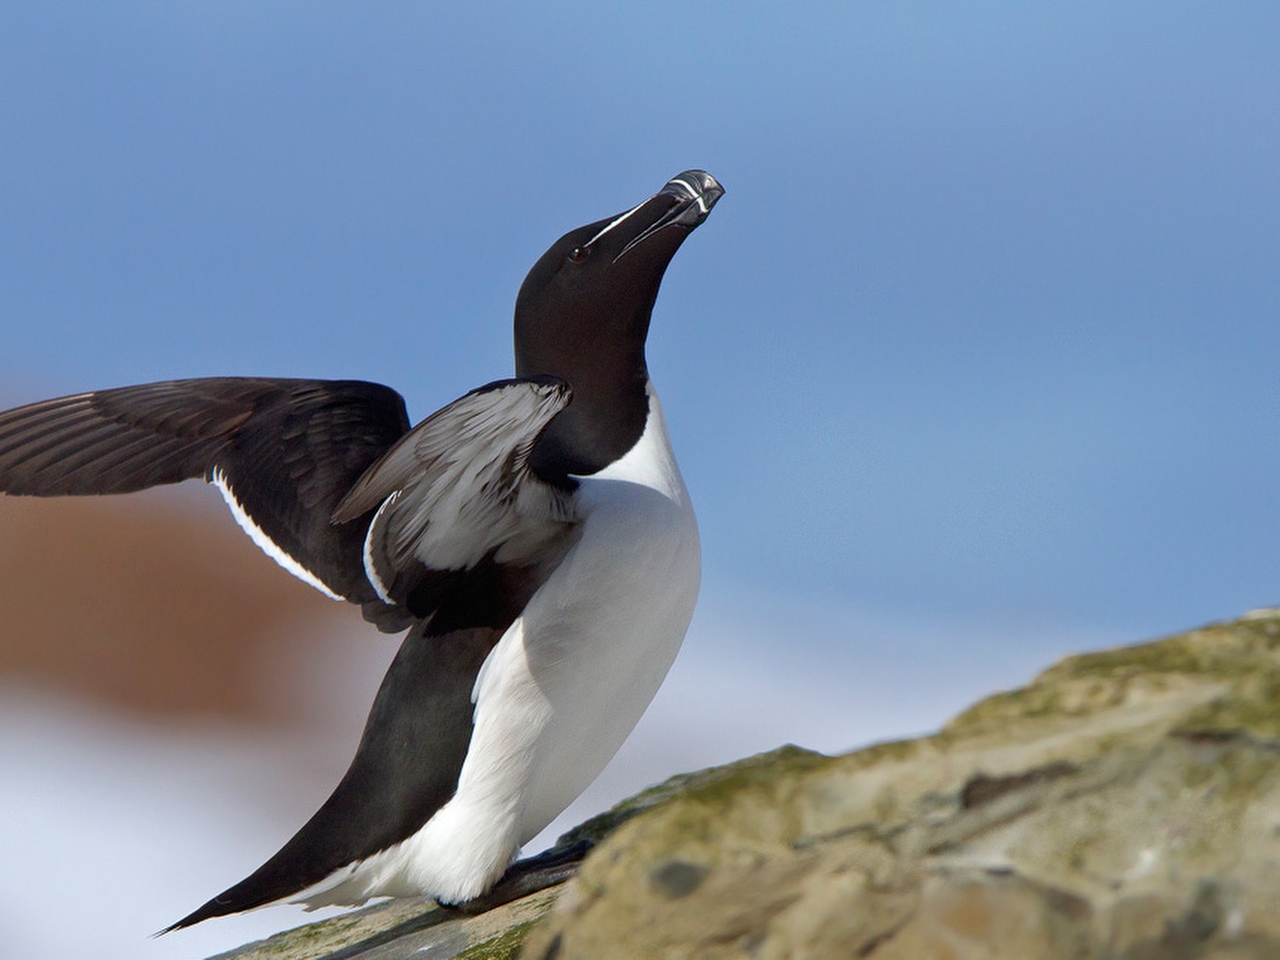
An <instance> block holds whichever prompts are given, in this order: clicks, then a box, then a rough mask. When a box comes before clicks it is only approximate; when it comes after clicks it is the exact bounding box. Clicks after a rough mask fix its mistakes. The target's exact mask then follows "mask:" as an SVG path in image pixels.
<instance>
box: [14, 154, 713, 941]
mask: <svg viewBox="0 0 1280 960" xmlns="http://www.w3.org/2000/svg"><path fill="white" fill-rule="evenodd" d="M723 193H724V191H723V189H722V188H721V186H720V184H719V183H717V182H716V180H715V178H713V177H712V176H711V175H710V174H708V173H705V172H704V171H701V170H688V171H686V172H684V173H681V174H680V175H678V176H676V177H674V178H672V179H671V180H670V181H668V183H667V184H666V185H665V186H664V187H663V188H662V189H661V190H660V191H658V193H657V194H655V195H654V196H652V197H650V198H649V199H647V200H644V201H642V202H641V203H639V204H637V205H636V206H634V207H631V208H630V209H629V210H626V211H624V212H622V213H620V214H618V215H617V216H614V217H609V218H606V219H604V220H599V221H597V222H595V223H591V224H588V225H586V226H584V227H579V228H578V229H577V230H573V231H570V232H569V233H567V234H565V235H564V236H563V237H561V238H560V239H559V240H557V241H556V242H555V243H554V244H553V245H552V246H551V248H550V249H549V250H548V251H547V252H546V253H545V254H543V255H542V257H541V258H540V259H539V260H538V262H537V263H535V264H534V266H533V269H532V270H530V271H529V275H528V276H527V277H526V278H525V281H524V283H523V285H522V286H521V288H520V292H519V295H518V297H517V299H516V309H515V374H516V375H515V378H514V379H508V380H498V381H495V382H493V383H490V384H487V385H485V386H483V387H479V388H478V389H476V390H473V391H472V392H470V393H468V394H466V395H465V396H463V397H462V398H461V399H459V400H456V401H454V402H453V403H451V404H449V405H448V406H446V407H444V408H443V409H441V410H438V411H437V412H435V413H433V414H432V415H431V416H429V417H427V419H425V420H423V421H422V422H421V423H419V424H418V425H417V426H415V427H412V428H410V424H409V421H408V418H407V416H406V413H405V406H404V400H403V399H402V398H401V397H400V395H399V394H397V393H396V392H395V391H393V390H391V389H390V388H388V387H384V386H380V385H378V384H373V383H365V382H359V381H344V380H339V381H326V380H284V379H262V378H239V377H219V378H209V379H198V380H177V381H168V382H163V383H151V384H145V385H142V386H133V387H123V388H119V389H112V390H100V391H96V392H93V393H82V394H78V395H76V396H71V397H64V398H61V399H57V400H48V401H45V402H43V403H34V404H31V405H28V406H24V407H20V408H18V409H15V410H10V411H8V412H5V413H0V490H3V491H4V492H5V493H7V494H10V495H29V496H61V495H80V494H110V493H126V492H130V491H134V490H140V489H143V488H145V487H151V486H155V485H157V484H166V483H176V482H178V481H180V480H185V479H188V478H196V477H203V478H204V479H205V480H206V481H208V482H210V483H213V484H214V485H215V486H216V487H217V488H218V489H219V490H220V491H221V492H222V495H223V497H224V498H225V499H226V502H227V504H228V506H229V507H230V508H231V511H232V513H233V514H234V515H235V518H236V520H237V521H238V522H239V524H240V526H241V527H243V528H244V530H245V531H246V532H247V533H248V534H249V536H251V537H252V538H253V540H254V542H255V543H256V544H258V546H259V547H261V548H262V549H263V550H264V551H266V552H267V553H268V554H269V555H270V556H271V557H273V558H274V559H275V560H276V561H278V562H279V563H280V565H281V566H283V567H284V568H285V569H286V570H288V571H289V572H290V573H292V574H294V575H296V576H298V577H300V578H301V579H303V580H305V581H306V582H307V583H309V584H311V586H313V587H315V588H316V589H318V590H320V591H322V592H323V593H325V594H327V595H328V596H330V597H333V598H335V599H338V600H347V601H350V602H352V603H357V604H360V605H361V606H362V607H363V610H364V614H365V617H366V618H367V619H368V620H370V621H372V622H373V623H374V624H376V625H377V626H378V627H380V628H381V629H382V630H385V631H389V632H399V631H402V630H406V629H407V630H408V634H407V635H406V637H405V639H404V642H403V644H402V645H401V647H400V649H399V651H398V653H397V654H396V657H395V660H394V661H393V663H392V664H391V667H390V668H389V669H388V671H387V675H386V677H385V678H384V679H383V681H382V685H381V687H380V689H379V690H378V693H377V696H376V698H375V699H374V702H373V707H372V708H371V710H370V712H369V718H368V720H367V721H366V724H365V728H364V732H363V734H362V736H361V739H360V744H359V746H358V748H357V750H356V754H355V757H354V759H353V760H352V762H351V766H350V768H349V769H348V770H347V772H346V774H345V775H344V776H343V778H342V780H341V782H340V783H339V784H338V786H337V787H336V789H335V790H334V791H333V794H332V795H331V796H330V797H329V799H328V800H327V801H325V803H324V805H323V806H321V808H320V809H319V811H318V812H317V813H316V814H315V815H314V816H313V817H312V818H311V819H310V820H309V821H307V823H306V824H305V825H304V826H303V827H302V828H301V829H300V830H299V831H298V832H297V833H296V834H295V835H294V837H293V838H292V839H291V840H289V841H288V842H287V843H286V844H285V845H284V846H283V847H282V848H281V849H280V851H279V852H278V853H276V854H275V856H273V857H271V858H270V859H269V860H268V861H267V862H266V863H264V864H263V865H262V866H261V867H259V868H258V869H257V870H256V871H255V872H254V873H252V874H251V875H250V876H249V877H247V878H246V879H244V880H242V881H241V882H240V883H237V884H236V885H234V886H232V887H231V888H230V889H228V890H226V891H225V892H223V893H221V894H219V895H218V896H216V897H214V898H213V899H212V900H210V901H209V902H208V903H206V904H205V905H204V906H202V907H200V908H199V909H198V910H195V911H193V912H192V913H190V914H189V915H187V916H185V917H183V918H182V919H181V920H179V921H178V922H177V923H175V924H174V925H173V926H172V927H170V928H169V929H176V928H178V927H185V926H190V925H191V924H194V923H198V922H200V921H201V920H205V919H208V918H210V917H216V916H221V915H224V914H229V913H236V912H239V911H242V910H249V909H252V908H254V907H259V906H262V905H265V904H269V903H276V902H278V901H283V900H293V901H295V902H300V903H304V904H306V905H308V906H311V907H317V906H323V905H328V904H352V905H354V904H360V903H363V902H364V901H365V900H367V899H368V898H370V897H381V896H392V897H398V896H416V895H426V896H428V897H434V898H436V899H437V900H439V901H441V902H443V903H460V902H464V901H469V900H472V899H473V898H476V897H478V896H480V895H481V894H484V893H485V892H486V891H488V890H489V889H490V888H491V887H492V886H493V885H494V884H495V882H497V881H498V880H499V878H501V877H502V876H503V873H504V872H505V871H506V870H507V868H508V867H509V866H510V865H511V864H512V862H513V860H514V858H515V856H516V854H517V852H518V851H519V849H520V846H521V845H522V844H524V843H526V842H528V841H529V840H530V839H531V838H533V836H534V835H535V834H537V833H538V832H539V831H541V830H542V828H543V827H545V826H546V825H547V824H548V823H550V822H551V820H552V819H554V818H555V817H556V815H557V814H559V813H560V812H561V811H562V810H563V809H564V808H565V807H566V806H568V804H569V803H570V802H571V801H573V799H574V798H575V797H577V796H578V794H579V793H581V792H582V790H583V789H584V788H585V787H586V786H587V785H588V784H589V783H590V782H591V781H592V780H593V779H594V778H595V777H596V775H597V774H598V773H599V772H600V770H601V769H602V768H603V767H604V765H605V764H606V763H607V762H608V760H609V759H610V757H612V756H613V754H614V753H615V752H616V751H617V749H618V747H619V746H621V744H622V741H623V740H624V739H625V738H626V736H627V734H628V733H630V731H631V729H632V727H633V726H634V725H635V723H636V721H637V720H638V719H639V718H640V715H641V713H643V711H644V709H645V707H647V706H648V704H649V701H650V700H651V699H652V698H653V695H654V694H655V693H656V692H657V689H658V686H659V685H660V684H661V683H662V680H663V678H664V676H665V675H666V673H667V669H668V668H669V667H670V665H671V662H672V660H673V659H674V658H675V655H676V651H677V650H678V649H679V647H680V644H681V642H682V640H683V638H684V634H685V630H686V628H687V627H688V624H689V619H690V617H691V616H692V613H693V606H694V600H695V598H696V596H697V592H698V581H699V576H700V553H699V544H698V528H697V523H696V521H695V519H694V514H693V509H692V507H691V506H690V503H689V495H688V492H687V491H686V489H685V485H684V482H683V480H682V479H681V477H680V471H679V468H678V467H677V466H676V461H675V457H674V456H673V454H672V451H671V444H670V441H669V439H668V436H667V429H666V426H665V424H664V422H663V417H662V407H661V405H660V404H659V402H658V396H657V394H656V393H655V391H654V389H653V384H652V382H651V381H650V379H649V371H648V367H647V365H646V362H645V339H646V336H647V333H648V329H649V319H650V314H651V312H652V309H653V305H654V300H655V298H656V297H657V294H658V287H659V285H660V283H661V281H662V277H663V273H664V272H665V270H666V267H667V264H668V263H669V262H670V260H671V258H672V256H673V255H674V254H675V252H676V250H677V249H678V248H679V247H680V245H681V243H683V242H684V239H685V238H686V237H687V236H688V235H689V233H690V232H691V231H692V230H693V229H694V228H695V227H697V226H698V225H699V224H700V223H702V221H703V220H704V219H705V218H706V216H707V214H708V213H709V212H710V211H711V208H712V206H713V205H714V204H715V202H716V201H717V200H718V199H719V198H720V197H721V195H722V194H723Z"/></svg>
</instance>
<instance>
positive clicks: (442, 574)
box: [334, 377, 577, 634]
mask: <svg viewBox="0 0 1280 960" xmlns="http://www.w3.org/2000/svg"><path fill="white" fill-rule="evenodd" d="M570 397H571V394H570V392H569V387H568V385H567V384H565V383H564V382H563V381H560V380H556V379H554V378H550V377H547V378H534V379H523V380H500V381H496V382H494V383H491V384H488V385H486V386H483V387H480V388H479V389H477V390H473V391H472V392H471V393H468V394H467V395H466V396H464V397H462V398H461V399H459V400H456V401H454V402H453V403H451V404H449V405H448V406H447V407H444V408H443V409H442V410H440V411H438V412H437V413H435V414H433V415H432V416H430V417H428V418H427V419H426V420H424V421H423V422H422V423H420V424H418V426H416V427H414V428H413V430H411V431H410V432H409V433H408V434H406V435H405V436H404V437H402V438H401V439H400V441H399V442H398V443H396V445H395V446H394V447H392V448H391V449H390V450H389V451H387V453H385V454H384V455H383V456H382V457H381V458H380V459H379V460H378V461H377V462H376V463H374V464H373V465H372V466H371V467H369V469H368V470H367V471H366V472H365V474H364V476H362V477H361V478H360V480H359V481H358V482H357V483H356V484H355V486H354V487H352V489H351V491H350V492H349V493H348V494H347V496H346V497H345V498H344V499H343V501H342V502H341V503H340V504H339V505H338V507H337V509H336V510H335V511H334V521H335V522H337V523H339V524H341V523H347V522H351V521H352V520H354V519H355V518H357V517H362V516H365V515H368V514H369V513H370V511H372V512H373V520H372V522H371V523H369V524H368V527H367V532H366V535H365V540H364V545H363V550H362V554H363V562H364V568H365V573H366V576H367V577H368V579H369V582H370V583H371V584H372V585H373V587H374V589H375V591H376V592H377V593H378V595H379V597H381V598H382V600H383V601H384V602H385V603H387V604H390V605H394V606H397V607H401V608H404V609H406V610H408V611H409V613H410V614H411V615H412V616H413V617H415V618H417V619H422V618H428V617H430V618H431V625H430V632H431V633H433V634H442V633H447V632H449V631H451V630H456V629H462V628H470V627H495V628H505V627H506V626H507V625H508V624H510V623H511V621H512V620H513V619H515V616H516V615H517V614H518V613H519V611H520V610H521V609H523V607H524V604H525V603H526V602H527V600H528V598H529V597H530V596H532V594H533V591H534V590H536V589H537V588H538V587H539V586H540V585H541V584H542V582H543V581H544V580H545V579H546V577H547V575H548V574H549V573H550V571H551V570H552V569H554V568H555V566H556V565H558V564H559V562H560V560H561V559H562V558H563V556H564V553H565V551H567V550H568V548H569V546H571V545H572V542H573V539H574V534H575V531H576V529H577V518H576V517H575V516H574V515H573V510H572V498H571V492H572V491H571V490H568V489H565V488H563V487H560V486H556V485H553V484H549V483H546V482H544V481H543V480H541V479H540V478H539V477H538V476H537V475H536V474H535V473H534V472H533V471H532V470H531V469H530V467H529V454H530V451H531V450H532V449H533V445H534V443H535V442H536V441H537V439H538V437H539V436H540V435H541V433H542V431H543V430H544V429H545V428H546V426H547V424H548V423H550V422H551V420H552V418H554V417H555V415H556V414H558V413H559V412H560V411H561V410H563V409H564V408H565V406H566V405H567V404H568V403H569V400H570Z"/></svg>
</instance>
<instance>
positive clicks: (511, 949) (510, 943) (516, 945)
mask: <svg viewBox="0 0 1280 960" xmlns="http://www.w3.org/2000/svg"><path fill="white" fill-rule="evenodd" d="M537 922H538V920H536V919H535V920H526V921H525V922H524V923H518V924H516V925H515V926H514V927H511V928H510V929H508V930H504V931H502V932H501V933H499V934H497V935H496V936H493V937H490V938H489V939H487V940H482V941H480V942H479V943H475V944H472V945H471V946H469V947H467V949H465V950H463V951H462V952H461V953H459V954H458V955H457V956H456V957H455V958H454V960H513V958H514V957H517V956H519V955H520V947H521V945H522V944H523V943H524V941H525V938H526V937H527V936H528V935H529V931H530V930H532V929H533V928H534V925H535V924H537Z"/></svg>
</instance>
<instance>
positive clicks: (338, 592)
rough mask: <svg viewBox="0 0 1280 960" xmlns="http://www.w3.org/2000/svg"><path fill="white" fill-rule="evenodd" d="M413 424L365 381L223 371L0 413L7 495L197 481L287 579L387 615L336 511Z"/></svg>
mask: <svg viewBox="0 0 1280 960" xmlns="http://www.w3.org/2000/svg"><path fill="white" fill-rule="evenodd" d="M408 429H409V420H408V417H407V415H406V413H405V408H404V400H403V399H402V398H401V397H400V395H399V394H398V393H396V392H395V391H394V390H392V389H390V388H389V387H384V386H380V385H378V384H375V383H365V382H361V381H353V380H279V379H261V378H251V377H217V378H208V379H199V380H173V381H167V382H163V383H150V384H143V385H141V386H134V387H122V388H119V389H115V390H99V391H96V392H94V393H82V394H78V395H76V396H72V397H62V398H60V399H57V400H46V401H44V402H42V403H34V404H30V405H29V406H25V407H19V408H17V409H15V410H9V411H5V412H3V413H0V491H3V492H5V493H9V494H14V495H27V496H44V497H49V496H64V495H87V494H107V493H129V492H132V491H135V490H141V489H143V488H145V487H152V486H157V485H159V484H167V483H177V482H178V481H180V480H186V479H189V478H194V477H203V478H204V479H206V480H208V481H210V482H212V483H214V484H216V485H217V486H218V488H219V489H220V490H221V491H222V494H223V496H224V497H225V498H226V500H227V503H228V505H229V506H230V507H231V509H232V512H233V513H235V515H236V519H237V520H238V521H239V522H240V524H241V526H242V527H244V528H245V530H246V532H248V533H249V535H250V536H252V537H253V539H254V541H255V542H256V543H257V544H258V545H259V546H260V547H262V548H263V549H264V550H265V551H266V552H267V553H268V554H270V555H271V556H272V557H273V558H274V559H275V560H277V561H278V562H279V563H280V564H281V565H282V566H284V567H285V568H286V569H287V570H289V571H290V572H291V573H293V574H295V575H297V576H299V577H301V578H302V579H303V580H305V581H307V582H308V583H310V584H311V585H312V586H314V587H316V588H318V589H320V590H322V591H323V592H325V593H327V594H328V595H330V596H332V597H336V598H339V599H347V600H351V601H353V602H356V603H365V604H376V605H377V606H379V607H380V606H382V604H381V601H380V600H379V598H378V597H377V595H376V593H375V592H374V590H373V588H372V587H371V586H370V585H369V583H368V581H367V580H366V578H365V575H364V565H363V563H362V561H361V548H362V545H363V540H364V525H363V524H359V523H351V524H346V525H342V526H335V525H334V524H333V523H331V521H330V517H331V515H332V513H333V509H334V506H335V505H336V504H337V502H338V501H339V500H340V499H341V498H342V497H343V496H344V495H345V494H346V492H347V491H348V490H349V489H350V488H351V485H352V484H353V483H354V482H355V481H356V479H357V478H358V477H359V476H360V475H361V474H362V473H363V472H364V471H365V469H366V468H367V467H368V466H369V465H370V464H371V463H373V462H374V461H375V460H376V459H377V458H378V457H379V456H381V455H382V454H383V453H385V452H386V451H387V450H388V449H390V448H391V447H392V445H393V444H395V442H396V441H397V440H398V439H399V438H400V437H401V436H403V435H404V433H405V432H406V431H407V430H408ZM390 619H391V620H394V619H395V618H390ZM380 625H382V626H388V627H390V628H393V629H402V628H403V627H404V626H407V620H401V621H399V622H388V623H380Z"/></svg>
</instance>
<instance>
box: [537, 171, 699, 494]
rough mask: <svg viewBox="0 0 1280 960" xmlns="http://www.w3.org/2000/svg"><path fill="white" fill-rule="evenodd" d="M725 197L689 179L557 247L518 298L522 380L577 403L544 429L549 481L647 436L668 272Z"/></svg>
mask: <svg viewBox="0 0 1280 960" xmlns="http://www.w3.org/2000/svg"><path fill="white" fill-rule="evenodd" d="M723 193H724V188H723V187H721V186H720V184H719V183H717V182H716V179H715V178H714V177H713V176H711V174H709V173H706V172H705V171H702V170H686V171H685V172H684V173H681V174H678V175H677V176H675V177H672V178H671V180H669V181H668V182H667V184H666V186H664V187H663V188H662V189H661V190H660V191H658V193H656V194H654V196H652V197H650V198H649V199H648V200H645V201H643V202H642V203H639V204H637V205H636V206H634V207H632V208H631V209H630V210H627V211H625V212H623V213H620V214H618V215H617V216H614V217H608V218H606V219H604V220H598V221H596V222H595V223H589V224H587V225H586V226H585V227H579V228H578V229H576V230H571V231H569V232H568V233H566V234H565V235H564V236H563V237H561V238H560V239H559V240H557V241H556V242H555V243H553V244H552V245H551V248H550V249H549V250H548V251H547V252H546V253H544V254H543V255H542V257H541V258H540V259H539V260H538V262H537V263H535V264H534V265H533V269H532V270H530V271H529V275H528V276H527V277H525V281H524V283H523V284H522V285H521V287H520V294H519V296H518V297H517V298H516V316H515V348H516V376H520V377H530V376H537V375H550V376H554V377H559V378H561V379H563V380H566V381H568V383H569V385H570V387H571V388H572V389H573V401H572V403H571V404H570V405H569V407H568V408H567V409H566V410H564V412H562V413H561V414H560V415H559V416H558V417H557V418H556V419H555V420H554V421H553V422H552V423H551V425H550V426H549V427H548V429H547V431H546V432H545V433H544V434H543V437H542V439H541V440H540V441H539V443H538V446H537V448H535V450H534V455H533V465H534V468H535V470H537V471H538V472H539V473H540V474H543V475H544V476H547V477H548V478H551V477H553V476H556V475H560V476H563V475H564V474H570V473H574V474H588V473H594V472H595V471H597V470H599V469H601V468H603V467H604V466H606V465H607V464H609V463H612V462H613V461H614V460H616V459H617V458H618V457H620V456H621V455H622V454H624V453H626V451H627V450H629V449H631V447H632V445H634V443H635V441H636V440H637V439H639V437H640V434H641V432H643V430H644V422H645V416H646V413H647V410H648V402H647V400H646V398H645V393H644V387H645V382H646V381H647V380H648V376H649V374H648V370H647V368H646V366H645V357H644V343H645V337H646V336H647V335H648V332H649V317H650V314H651V313H652V311H653V304H654V301H655V300H656V299H657V296H658V287H659V286H660V285H661V283H662V275H663V273H664V272H665V271H666V269H667V264H668V263H670V262H671V258H672V257H673V256H675V252H676V251H677V250H678V249H680V244H681V243H683V242H684V239H685V237H687V236H688V235H689V233H690V232H691V231H692V230H693V229H694V228H695V227H697V226H698V224H700V223H702V221H703V220H705V219H706V217H707V214H708V213H710V212H711V208H712V207H713V206H714V205H715V202H716V201H717V200H719V199H720V197H721V196H722V195H723Z"/></svg>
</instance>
